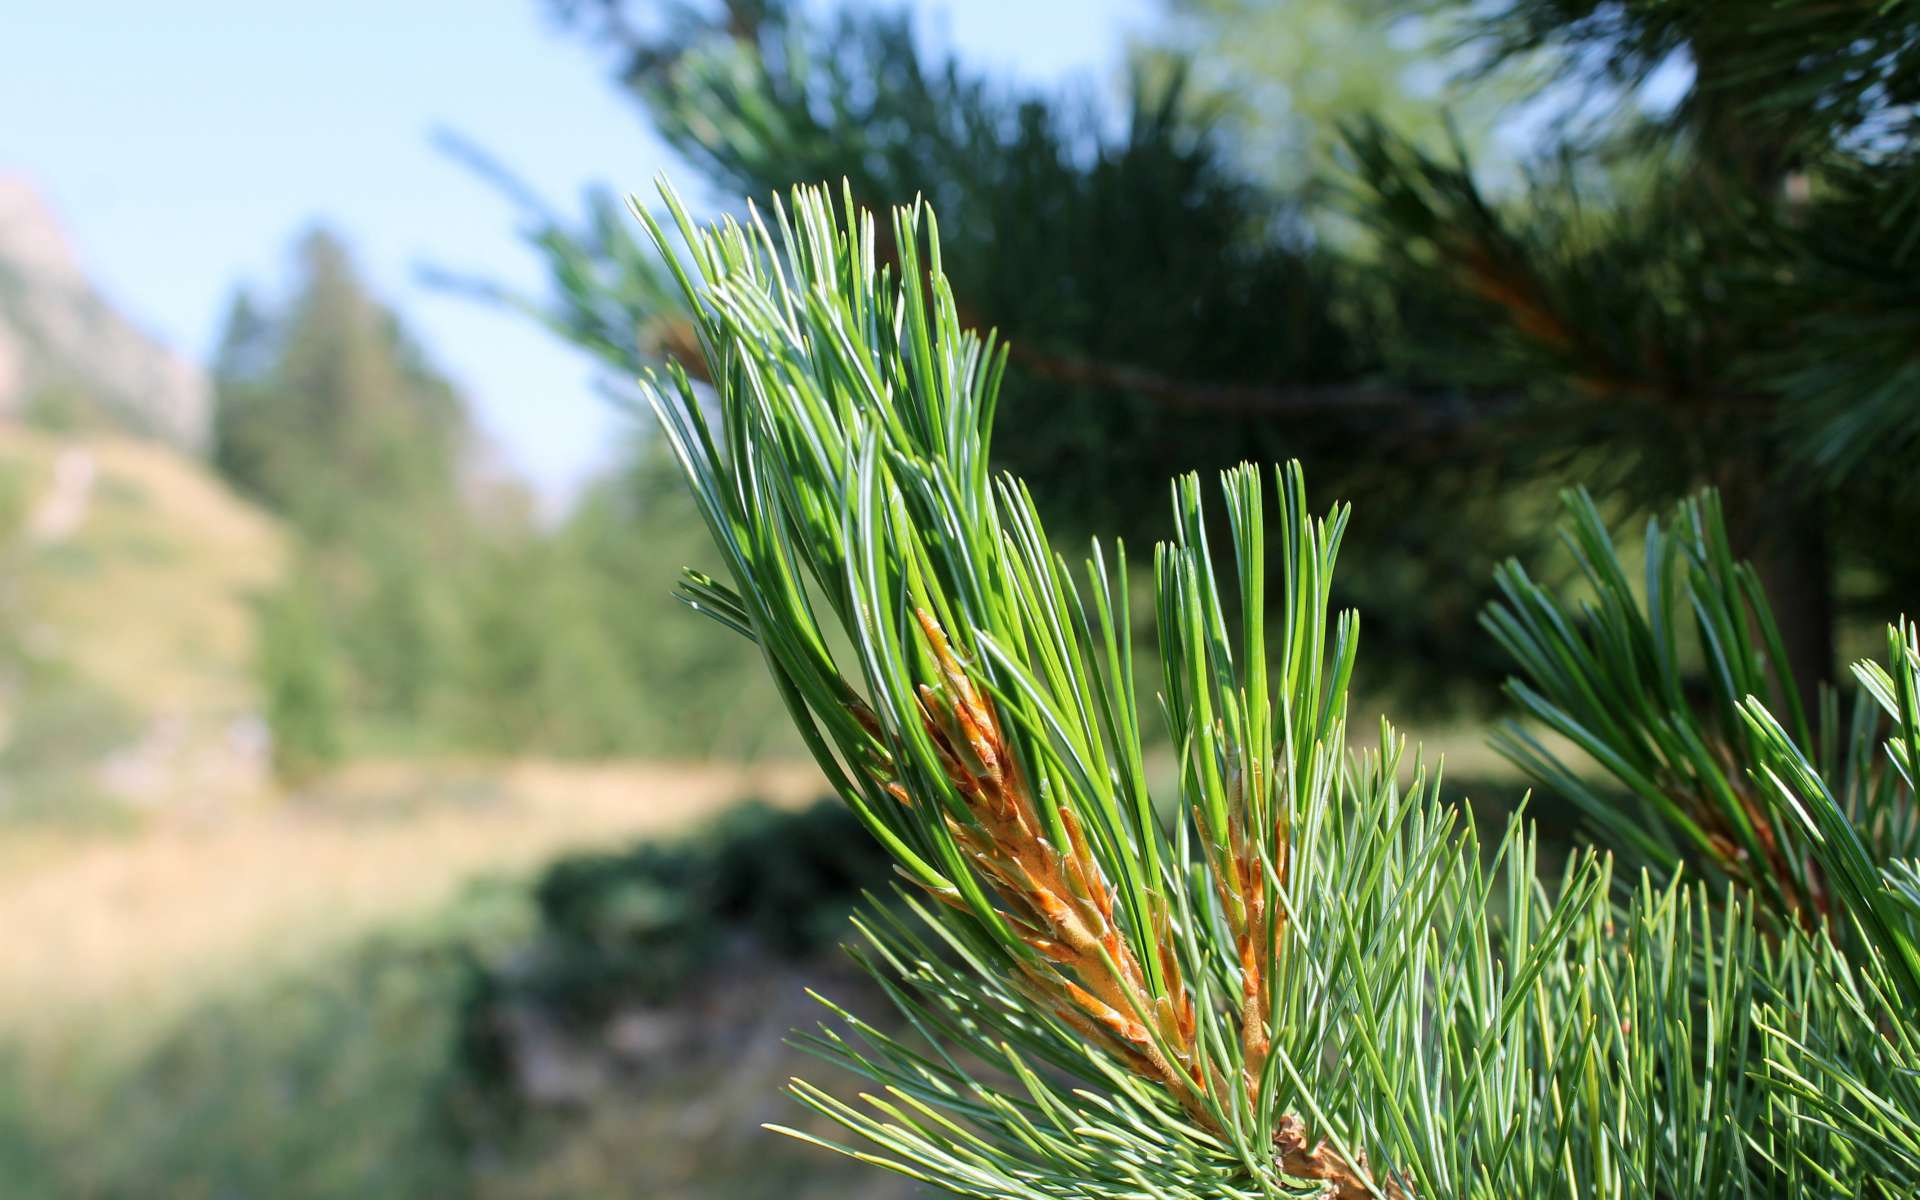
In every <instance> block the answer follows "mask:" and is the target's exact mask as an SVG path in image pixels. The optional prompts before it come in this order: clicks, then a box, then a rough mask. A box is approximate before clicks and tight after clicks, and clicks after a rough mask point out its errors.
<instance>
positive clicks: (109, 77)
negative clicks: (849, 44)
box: [0, 0, 1152, 498]
mask: <svg viewBox="0 0 1920 1200" xmlns="http://www.w3.org/2000/svg"><path fill="white" fill-rule="evenodd" d="M10 7H11V8H12V11H11V12H10V13H9V14H8V15H7V17H6V19H5V32H4V35H3V36H0V113H4V114H5V120H4V121H3V122H0V172H6V173H21V174H25V175H26V176H28V177H29V178H31V179H32V180H34V181H35V183H36V184H38V185H39V187H40V188H41V189H42V191H43V192H44V193H45V194H46V195H47V196H48V197H49V199H50V200H51V202H52V204H53V206H54V207H55V209H56V211H58V213H59V214H60V215H61V218H62V220H63V222H64V224H65V225H66V227H67V231H68V233H69V236H70V237H71V239H72V241H73V242H74V244H75V246H76V247H77V249H78V252H79V254H80V257H81V259H82V261H83V262H84V264H85V266H86V268H87V270H88V272H89V274H90V275H91V276H92V277H93V278H94V280H95V281H96V282H98V283H99V284H100V285H101V286H102V287H103V289H104V290H105V291H106V292H107V294H108V295H109V296H110V297H111V298H112V299H113V300H114V301H115V302H116V303H117V304H118V305H119V306H120V307H121V308H122V309H123V310H124V311H126V312H127V313H128V314H129V315H130V316H132V317H133V318H134V319H135V320H136V321H138V322H139V323H141V324H142V325H144V326H146V327H147V328H148V329H150V330H152V331H153V332H154V333H156V334H157V335H158V336H159V337H160V338H161V339H162V340H164V341H166V342H168V343H170V344H172V345H173V346H175V347H176V348H178V349H180V350H182V351H184V352H186V353H187V354H189V355H191V356H193V357H195V358H200V359H202V360H204V359H205V357H206V356H207V355H208V353H209V352H210V350H211V348H212V346H213V344H214V342H215V339H216V338H217V336H218V333H219V324H220V320H221V317H222V314H223V312H224V310H225V305H226V301H227V298H228V297H229V296H230V294H231V292H232V289H233V287H234V285H235V284H236V283H238V282H240V281H241V280H243V279H247V280H255V281H260V282H263V283H266V284H269V285H272V284H274V283H276V282H277V281H278V280H279V278H280V276H281V273H282V267H283V264H284V259H285V251H286V248H287V245H288V243H289V239H290V238H291V236H292V235H293V234H294V233H295V232H297V231H298V230H300V229H302V228H304V227H305V226H307V225H309V224H311V223H312V222H314V221H316V220H324V221H325V222H327V223H328V224H330V225H331V226H333V227H334V228H336V229H338V230H339V231H341V232H342V233H344V234H345V235H346V236H347V237H348V239H349V240H350V241H351V243H352V244H353V246H354V248H355V251H356V253H357V255H358V257H359V259H360V261H361V264H362V266H363V268H364V269H365V270H366V272H367V273H368V274H369V275H370V276H371V278H372V279H373V280H374V283H375V285H376V287H378V289H379V290H380V291H381V293H382V294H383V295H384V296H385V297H386V298H387V299H388V300H389V301H390V302H392V303H393V304H395V305H396V306H398V307H399V308H400V309H401V310H402V312H403V313H404V314H405V315H406V317H407V319H408V320H409V322H410V323H411V324H412V325H413V327H414V329H415V330H416V332H417V333H418V334H419V335H420V336H421V338H422V339H423V340H424V341H425V342H426V343H427V344H428V346H429V347H430V348H431V350H432V351H433V353H434V356H435V358H436V359H437V361H438V362H439V363H440V364H441V365H442V366H443V367H445V368H446V369H447V370H448V371H449V372H450V373H451V374H452V375H453V376H454V377H455V378H456V379H457V380H458V381H459V382H460V384H461V385H462V386H463V388H465V390H466V391H467V393H468V395H469V396H470V397H471V399H472V401H473V404H474V406H475V409H476V410H477V413H478V415H479V418H480V421H481V423H482V425H483V426H484V428H485V429H486V430H487V432H488V433H489V434H490V435H491V436H492V438H493V440H494V441H495V442H496V443H497V444H498V445H499V446H500V448H501V449H502V451H503V452H504V453H505V455H506V457H507V459H508V460H509V462H511V463H512V464H513V465H514V466H515V467H516V468H517V469H518V470H520V471H521V472H522V473H524V474H526V475H528V476H529V477H531V478H532V479H533V480H534V481H535V482H536V483H537V484H538V485H539V486H540V487H541V489H542V490H543V491H544V492H545V493H546V494H547V495H549V496H550V497H553V498H558V497H562V496H564V495H565V494H566V493H568V492H569V491H570V490H571V489H572V487H573V486H574V485H576V484H577V483H578V481H579V480H580V479H581V478H583V477H584V476H585V475H586V474H588V473H589V472H591V471H592V470H593V469H594V468H595V467H596V465H598V464H600V463H601V462H603V461H604V457H603V456H604V455H605V454H606V452H607V451H608V450H609V449H610V448H612V447H613V446H614V445H615V444H616V442H617V439H618V437H619V422H620V420H621V418H619V417H617V416H615V415H612V414H610V413H608V412H607V411H606V410H605V409H604V407H603V406H602V405H601V404H600V403H599V402H598V401H597V399H596V398H595V397H594V395H593V392H592V390H591V387H590V383H589V381H590V379H591V376H592V368H591V367H590V365H589V364H588V363H587V362H586V361H585V360H584V359H582V358H581V357H579V356H578V355H576V354H574V353H572V352H570V351H568V350H566V349H564V348H562V347H560V346H558V345H556V344H555V343H554V342H552V341H551V340H550V339H548V338H546V337H545V336H544V335H543V334H541V333H540V332H539V331H538V330H536V329H533V328H531V327H530V326H528V325H527V324H526V323H524V322H523V321H521V320H519V319H517V318H515V317H512V316H510V315H507V314H504V313H500V312H496V311H492V310H489V309H486V308H483V307H480V306H477V305H474V304H472V303H470V302H467V301H463V300H460V299H458V298H455V297H451V296H448V295H445V294H442V293H438V292H435V291H433V290H431V289H428V288H426V287H423V286H422V285H421V283H420V282H419V279H418V277H417V273H418V270H419V268H420V267H421V266H422V265H423V264H426V263H437V264H442V265H449V266H458V267H463V268H471V269H472V270H474V271H475V272H476V273H479V274H483V275H487V276H491V277H494V278H499V279H502V280H504V281H506V282H509V283H515V282H517V283H521V284H525V285H528V286H532V285H535V284H537V282H538V273H537V269H536V268H535V265H534V264H533V263H532V261H531V260H530V259H528V258H527V256H526V255H525V254H524V252H522V251H521V249H520V247H519V245H518V243H517V242H516V240H515V238H514V236H513V227H514V212H513V210H512V208H511V206H510V205H508V204H507V203H506V202H505V201H503V200H502V199H501V198H500V197H498V196H497V195H495V194H494V193H493V192H492V191H490V190H489V189H488V188H487V187H486V186H485V185H483V184H481V183H479V182H478V181H477V180H475V179H474V178H473V177H472V176H471V175H470V174H469V173H468V172H467V171H466V170H465V169H464V168H462V167H460V166H458V165H456V164H454V163H452V162H451V161H449V160H448V159H447V158H445V157H444V156H443V155H441V154H439V153H438V152H436V151H435V150H434V149H433V148H432V146H431V145H430V144H429V139H430V137H431V135H432V133H433V132H434V131H435V130H436V129H443V128H444V129H452V130H454V131H457V132H459V133H461V134H463V135H465V136H466V137H468V138H470V139H472V140H473V141H475V142H477V143H478V144H480V145H481V146H483V147H485V148H486V149H488V150H489V151H490V152H492V153H493V154H494V155H495V156H496V157H497V158H498V159H500V160H501V161H502V162H505V163H507V164H508V165H510V166H511V167H512V168H513V169H514V170H515V172H516V173H518V174H519V175H520V176H521V177H522V178H524V179H525V180H527V181H528V182H530V183H531V184H533V185H534V186H535V187H536V188H538V189H539V190H540V191H541V192H542V193H543V194H545V195H547V196H548V197H550V198H552V199H554V200H556V201H560V202H568V201H570V199H571V198H572V197H573V196H575V195H576V194H577V193H578V192H579V191H580V189H581V188H583V187H584V186H586V185H587V184H589V183H594V182H605V183H610V184H613V185H614V186H617V187H619V188H622V189H624V190H641V189H644V188H646V187H647V186H648V182H649V180H650V179H651V178H652V176H653V174H654V173H655V172H656V171H658V170H661V169H663V168H665V169H669V170H671V169H672V167H673V164H672V163H671V162H670V160H669V158H668V156H667V155H666V154H665V152H664V151H663V150H662V149H661V148H660V147H659V146H658V145H657V144H656V143H654V142H653V141H652V140H651V139H650V138H649V137H648V136H647V134H646V132H645V131H644V129H643V128H642V125H641V123H640V121H639V120H637V119H636V117H635V116H634V114H633V112H632V111H631V110H630V109H629V108H628V107H627V105H626V104H625V103H624V102H623V101H622V100H621V99H620V97H619V96H618V95H617V94H616V93H615V92H614V90H613V88H612V87H611V86H610V85H608V84H607V83H606V81H605V72H604V70H603V66H604V64H603V62H602V61H601V60H600V59H598V58H596V57H595V56H594V55H593V53H592V52H591V51H590V50H589V49H588V48H587V47H585V46H583V45H582V44H581V43H580V42H578V41H576V40H574V39H572V38H569V37H566V36H563V35H561V34H559V33H556V32H555V31H553V30H552V29H551V27H550V26H549V25H548V24H547V22H546V21H545V19H544V14H543V6H542V5H541V4H539V2H538V0H466V2H464V3H462V2H459V0H328V2H327V3H324V4H314V3H306V4H300V5H293V4H284V3H275V2H273V0H269V2H268V3H265V4H262V3H259V2H258V0H253V2H251V3H248V2H242V0H174V2H172V3H168V4H163V5H156V4H151V3H136V2H135V0H113V2H106V3H91V4H20V5H13V6H10ZM912 7H913V8H914V9H915V10H916V11H917V12H918V13H920V14H921V15H922V23H923V27H924V30H925V32H926V33H927V34H928V36H929V37H932V38H935V39H937V40H940V41H943V42H945V43H946V44H950V45H953V46H956V47H957V48H958V49H959V50H960V52H961V53H962V54H963V55H965V56H966V57H967V58H968V59H969V60H970V61H973V62H978V63H981V64H983V65H985V66H987V67H988V68H990V69H993V70H996V71H1000V72H1004V73H1009V74H1014V75H1017V76H1019V77H1022V78H1026V79H1029V80H1035V81H1041V82H1057V81H1061V80H1064V79H1068V78H1079V79H1081V80H1083V81H1084V82H1086V83H1088V84H1089V85H1095V86H1097V85H1099V84H1101V83H1103V82H1105V81H1106V80H1107V79H1108V78H1110V77H1111V75H1112V74H1113V68H1114V67H1115V66H1116V65H1117V64H1118V62H1119V57H1120V53H1121V50H1122V44H1123V41H1124V38H1125V36H1126V33H1127V31H1128V30H1129V29H1137V28H1139V27H1140V26H1142V25H1143V24H1144V23H1145V22H1146V21H1148V20H1149V19H1150V18H1151V15H1152V9H1151V0H914V2H913V3H912Z"/></svg>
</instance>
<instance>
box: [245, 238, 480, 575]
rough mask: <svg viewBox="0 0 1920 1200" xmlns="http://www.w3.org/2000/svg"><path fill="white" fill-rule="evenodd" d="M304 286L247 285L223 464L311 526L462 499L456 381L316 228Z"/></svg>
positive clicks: (362, 520)
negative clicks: (256, 289)
mask: <svg viewBox="0 0 1920 1200" xmlns="http://www.w3.org/2000/svg"><path fill="white" fill-rule="evenodd" d="M295 259H296V279H295V283H294V287H293V293H292V295H291V297H290V298H289V300H288V302H287V303H286V305H285V307H284V309H283V310H281V311H279V312H269V311H267V310H265V309H263V307H262V306H261V305H260V304H259V302H258V301H256V300H255V299H254V298H253V297H252V296H251V295H249V294H248V293H246V292H245V291H242V292H241V293H240V294H239V295H238V296H236V298H235V300H234V303H233V306H232V308H231V310H230V312H229V316H228V321H227V328H226V330H225V332H224V334H223V335H222V338H221V346H220V350H219V354H218V358H217V361H216V365H215V373H214V377H215V417H214V437H215V441H214V451H213V456H214V462H215V464H216V465H218V466H219V467H220V469H221V470H222V471H223V472H225V473H226V475H227V477H228V478H229V479H230V480H231V481H232V482H233V483H234V485H235V486H237V487H239V488H240V489H241V490H243V491H245V492H247V493H249V494H251V495H253V496H256V497H258V498H259V499H261V500H262V501H263V502H265V503H266V504H267V505H268V506H269V507H272V508H273V509H275V510H276V511H278V512H280V513H282V514H284V515H286V516H287V517H289V518H290V519H291V520H293V521H294V523H295V524H296V525H298V526H299V527H300V528H301V529H302V530H303V531H304V532H306V533H307V534H308V535H309V536H313V537H316V538H319V539H321V540H323V541H325V540H337V539H342V538H348V537H352V536H356V535H357V534H359V533H360V532H361V531H363V530H364V529H365V528H366V527H367V526H368V525H369V524H378V523H380V519H381V516H382V514H388V513H395V512H404V513H405V514H406V522H405V523H406V524H407V525H409V526H412V527H415V528H419V527H422V526H425V525H430V524H433V523H434V522H435V520H436V518H438V520H439V522H440V523H441V525H442V531H443V527H444V522H445V520H446V519H447V518H448V517H449V516H450V515H451V514H453V513H454V512H456V511H457V509H458V507H459V494H458V482H459V472H460V469H461V466H462V459H463V455H464V454H465V452H466V450H467V439H468V436H469V434H468V429H467V423H466V415H465V412H464V409H463V407H462V405H461V402H460V400H459V397H458V396H457V395H456V394H455V392H454V389H453V387H452V385H451V384H449V383H448V382H447V381H446V379H445V378H444V377H442V376H440V375H439V374H438V373H437V372H436V371H435V370H434V369H433V368H432V366H431V365H430V364H428V363H427V361H426V359H425V356H424V354H423V353H422V352H421V350H420V348H419V346H418V345H417V343H415V342H414V341H413V339H412V338H411V336H410V335H408V333H407V332H406V331H405V329H404V328H402V326H401V325H400V323H399V321H398V319H397V318H396V317H395V316H394V315H393V313H391V312H390V311H388V310H387V309H386V308H385V307H384V306H382V305H381V304H380V303H379V302H378V300H376V299H375V298H374V297H373V296H372V294H371V293H369V292H368V290H367V289H366V286H365V285H364V283H362V281H361V280H360V278H359V275H358V273H357V272H356V271H355V269H354V267H353V263H352V260H351V258H350V257H349V256H348V253H347V250H346V247H345V246H344V245H343V244H342V243H341V242H340V241H339V240H338V239H337V238H335V237H334V236H333V235H331V234H329V233H327V232H325V231H323V230H316V231H314V232H313V233H310V234H308V235H307V236H306V237H305V238H304V239H303V240H302V241H301V242H300V244H299V246H298V248H297V252H296V255H295Z"/></svg>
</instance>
